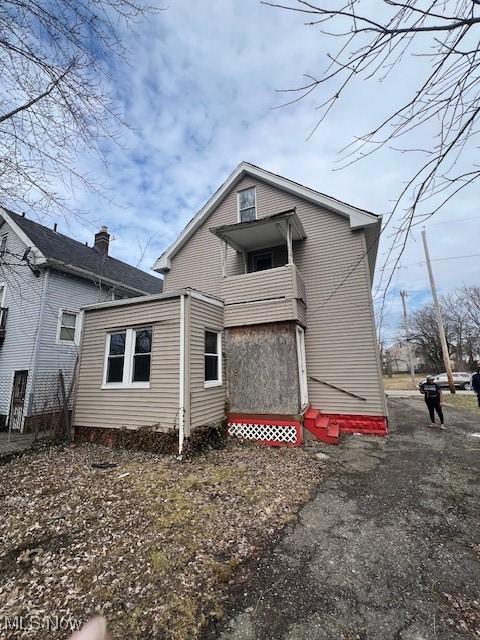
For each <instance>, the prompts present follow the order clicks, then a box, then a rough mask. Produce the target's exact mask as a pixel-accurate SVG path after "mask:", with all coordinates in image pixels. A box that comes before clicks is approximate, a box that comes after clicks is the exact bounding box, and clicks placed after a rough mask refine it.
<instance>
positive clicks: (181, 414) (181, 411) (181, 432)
mask: <svg viewBox="0 0 480 640" xmlns="http://www.w3.org/2000/svg"><path fill="white" fill-rule="evenodd" d="M185 297H186V296H185V294H184V293H182V294H181V295H180V363H179V365H180V376H179V398H178V455H179V456H181V455H182V453H183V444H184V440H185Z"/></svg>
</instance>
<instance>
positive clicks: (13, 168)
mask: <svg viewBox="0 0 480 640" xmlns="http://www.w3.org/2000/svg"><path fill="white" fill-rule="evenodd" d="M150 11H155V9H154V8H152V7H151V6H150V5H147V4H145V3H144V1H143V0H50V1H49V2H37V1H36V0H2V2H1V3H0V77H1V83H0V202H1V203H2V204H3V205H5V206H11V207H12V208H18V207H19V206H22V205H23V207H24V208H27V209H30V208H34V209H35V211H36V212H48V211H49V210H51V209H52V208H54V209H57V210H58V209H60V210H63V211H64V212H66V211H67V210H68V208H67V203H68V195H69V194H70V195H71V194H72V192H73V191H74V190H75V188H77V187H81V188H87V189H93V190H99V189H100V191H101V185H99V184H98V183H96V182H95V181H94V180H93V179H92V178H91V176H88V175H86V174H85V173H83V172H82V171H81V170H80V169H78V168H77V163H76V160H77V158H78V156H79V155H80V154H81V152H83V151H84V150H86V149H87V150H93V151H95V152H97V153H99V154H100V155H102V148H103V145H104V143H105V141H106V140H108V141H112V140H115V139H116V135H117V131H118V129H119V127H121V126H122V125H123V124H124V122H123V120H122V117H121V114H120V112H119V110H118V109H117V108H116V107H115V101H114V99H113V89H112V82H113V80H112V73H111V71H112V69H113V68H114V66H115V65H116V64H119V63H123V62H125V61H126V59H127V53H128V52H127V50H126V48H125V46H124V44H123V43H122V32H123V31H122V30H125V29H127V28H131V27H133V25H134V23H135V22H136V21H138V20H139V19H140V18H141V17H142V16H143V15H144V14H145V13H146V12H150Z"/></svg>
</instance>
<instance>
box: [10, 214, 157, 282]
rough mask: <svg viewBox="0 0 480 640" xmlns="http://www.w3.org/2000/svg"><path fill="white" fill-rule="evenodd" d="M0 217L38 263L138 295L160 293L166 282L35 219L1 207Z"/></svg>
mask: <svg viewBox="0 0 480 640" xmlns="http://www.w3.org/2000/svg"><path fill="white" fill-rule="evenodd" d="M0 218H3V219H4V220H5V222H6V223H7V224H9V225H10V227H12V229H13V231H14V232H15V233H17V235H18V236H19V237H20V239H21V240H22V241H23V242H24V243H25V244H26V245H27V246H30V247H31V249H32V252H33V254H34V255H35V263H36V264H37V265H38V266H40V265H42V264H44V265H50V266H53V267H55V268H57V269H59V270H61V271H67V272H69V273H74V274H76V275H78V276H79V277H83V278H90V279H91V278H92V276H93V277H95V278H98V279H101V280H102V281H103V282H105V283H108V284H111V285H113V286H117V287H120V288H124V289H127V290H130V291H132V292H135V293H138V294H154V293H161V291H162V289H163V280H161V279H160V278H157V277H155V276H151V275H149V274H148V273H145V272H144V271H142V270H141V269H137V268H136V267H132V266H131V265H129V264H127V263H126V262H123V261H122V260H117V258H113V257H112V256H108V255H104V254H103V253H101V252H100V251H97V250H96V249H95V248H94V247H89V246H87V245H85V244H83V243H82V242H79V241H78V240H74V239H73V238H69V237H68V236H66V235H64V234H63V233H58V232H57V231H53V229H49V228H48V227H45V226H44V225H42V224H39V223H38V222H35V221H34V220H30V219H29V218H26V217H24V216H21V215H19V214H18V213H14V212H13V211H10V210H8V209H5V208H4V207H0Z"/></svg>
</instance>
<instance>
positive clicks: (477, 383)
mask: <svg viewBox="0 0 480 640" xmlns="http://www.w3.org/2000/svg"><path fill="white" fill-rule="evenodd" d="M472 389H473V390H474V391H475V393H480V373H474V374H473V376H472Z"/></svg>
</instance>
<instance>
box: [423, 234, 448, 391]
mask: <svg viewBox="0 0 480 640" xmlns="http://www.w3.org/2000/svg"><path fill="white" fill-rule="evenodd" d="M422 240H423V248H424V249H425V260H426V262H427V269H428V277H429V278H430V287H431V289H432V298H433V306H434V307H435V314H436V316H437V324H438V332H439V334H440V344H441V345H442V354H443V362H444V364H445V371H446V373H447V378H448V386H449V387H450V393H455V385H454V384H453V375H452V364H451V362H450V354H449V353H448V346H447V339H446V337H445V328H444V326H443V320H442V312H441V311H440V305H439V303H438V296H437V289H436V287H435V280H434V279H433V271H432V265H431V264H430V254H429V253H428V246H427V234H426V233H425V228H424V229H423V230H422Z"/></svg>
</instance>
